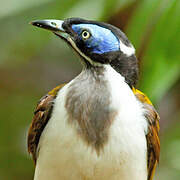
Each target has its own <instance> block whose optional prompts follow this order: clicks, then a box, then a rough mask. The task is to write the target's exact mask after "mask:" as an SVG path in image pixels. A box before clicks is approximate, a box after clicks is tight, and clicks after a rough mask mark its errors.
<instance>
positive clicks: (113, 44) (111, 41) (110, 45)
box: [72, 24, 120, 54]
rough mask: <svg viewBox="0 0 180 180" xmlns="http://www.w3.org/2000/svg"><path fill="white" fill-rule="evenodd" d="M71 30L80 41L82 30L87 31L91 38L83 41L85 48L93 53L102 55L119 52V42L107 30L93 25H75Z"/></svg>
mask: <svg viewBox="0 0 180 180" xmlns="http://www.w3.org/2000/svg"><path fill="white" fill-rule="evenodd" d="M72 29H73V31H74V32H76V33H77V34H78V36H79V38H80V39H81V40H82V37H81V33H82V31H83V30H88V31H89V32H90V33H91V37H90V38H89V39H87V40H84V42H85V45H86V47H87V48H90V49H91V50H92V52H93V53H97V54H103V53H107V52H112V51H119V49H120V42H119V40H118V38H117V37H116V36H115V35H114V34H113V33H112V32H111V31H110V30H109V29H106V28H104V27H100V26H98V25H94V24H76V25H72Z"/></svg>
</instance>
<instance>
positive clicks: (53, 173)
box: [34, 66, 147, 180]
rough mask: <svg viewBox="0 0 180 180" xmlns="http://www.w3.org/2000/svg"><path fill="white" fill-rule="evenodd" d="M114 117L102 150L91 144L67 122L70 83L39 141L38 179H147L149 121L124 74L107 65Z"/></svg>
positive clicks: (61, 92)
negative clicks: (66, 106)
mask: <svg viewBox="0 0 180 180" xmlns="http://www.w3.org/2000/svg"><path fill="white" fill-rule="evenodd" d="M105 76H106V77H105V78H106V79H107V80H108V86H109V88H110V90H111V91H110V92H112V93H111V96H112V97H111V98H112V103H111V106H112V108H115V109H117V110H118V112H119V114H118V115H117V117H116V119H115V120H114V122H113V124H112V126H111V128H110V134H109V139H108V143H107V144H106V145H105V146H104V151H103V153H100V155H99V156H98V155H97V154H96V151H94V150H93V149H91V147H88V146H87V145H86V144H85V143H84V142H83V141H82V140H81V138H79V136H78V135H77V133H76V131H75V130H74V128H73V127H72V126H70V125H69V124H68V123H67V121H66V120H67V112H66V109H65V107H64V102H65V99H64V98H65V96H66V93H67V88H68V86H69V84H70V83H71V82H70V83H69V84H67V85H66V86H65V87H64V88H63V89H62V90H61V91H60V92H59V94H58V96H57V98H56V101H55V106H54V110H53V113H52V117H51V119H50V120H49V122H48V124H47V125H46V127H45V129H44V131H43V133H42V135H41V138H40V142H39V149H40V151H39V154H38V159H37V165H36V170H35V177H34V179H35V180H120V179H121V180H132V179H133V180H147V157H146V154H147V145H146V138H145V131H147V122H146V120H145V118H144V116H143V110H142V106H141V104H140V103H139V102H138V101H137V100H136V98H135V96H134V94H133V92H132V90H131V89H130V88H129V86H128V85H127V84H126V83H125V82H124V78H123V77H122V76H121V75H120V74H118V73H117V72H116V71H114V70H113V69H112V68H111V67H109V66H107V67H106V73H105Z"/></svg>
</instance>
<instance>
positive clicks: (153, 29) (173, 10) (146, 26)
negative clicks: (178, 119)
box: [128, 0, 180, 102]
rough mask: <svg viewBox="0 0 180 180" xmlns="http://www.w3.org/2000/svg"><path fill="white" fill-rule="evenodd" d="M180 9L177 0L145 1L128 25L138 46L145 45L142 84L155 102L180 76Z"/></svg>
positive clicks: (129, 32) (130, 34) (142, 87)
mask: <svg viewBox="0 0 180 180" xmlns="http://www.w3.org/2000/svg"><path fill="white" fill-rule="evenodd" d="M179 10H180V1H178V0H173V1H172V0H166V1H165V0H160V1H156V0H152V1H143V3H142V4H140V6H139V8H138V9H137V11H136V13H135V15H134V18H133V19H132V22H131V23H130V25H129V28H128V34H129V37H130V39H131V40H132V41H133V42H134V44H135V46H136V47H137V48H138V49H140V47H141V46H145V47H144V52H143V53H144V57H143V62H142V66H141V70H142V78H141V86H140V88H141V89H142V90H144V91H145V92H146V93H147V94H148V95H149V96H150V97H151V99H152V100H153V101H154V102H158V101H159V100H160V99H161V98H162V97H163V96H164V95H165V93H166V92H167V91H168V90H169V89H170V88H171V87H172V86H173V85H174V84H175V83H176V82H177V80H178V78H179V76H180V53H179V44H180V30H179V29H180V13H179ZM147 36H148V37H147ZM143 41H144V42H143ZM141 48H142V47H141Z"/></svg>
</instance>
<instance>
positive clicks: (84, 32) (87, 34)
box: [81, 30, 91, 40]
mask: <svg viewBox="0 0 180 180" xmlns="http://www.w3.org/2000/svg"><path fill="white" fill-rule="evenodd" d="M81 36H82V38H83V39H84V40H86V39H89V38H90V36H91V34H90V32H88V31H87V30H84V31H83V32H82V33H81Z"/></svg>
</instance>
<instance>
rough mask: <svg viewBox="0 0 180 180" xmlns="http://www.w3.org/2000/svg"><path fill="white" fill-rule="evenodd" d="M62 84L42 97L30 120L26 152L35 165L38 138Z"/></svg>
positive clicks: (49, 115)
mask: <svg viewBox="0 0 180 180" xmlns="http://www.w3.org/2000/svg"><path fill="white" fill-rule="evenodd" d="M64 85H65V84H62V85H60V86H57V87H56V88H54V89H53V90H52V91H50V92H49V93H48V94H47V95H45V96H44V97H42V98H41V99H40V101H39V102H38V104H37V107H36V109H35V112H34V117H33V119H32V123H31V125H30V128H29V131H28V139H27V140H28V141H27V144H28V152H29V153H30V154H31V155H32V158H33V160H34V162H35V164H36V159H37V153H38V150H37V147H38V143H39V139H40V136H41V134H42V132H43V130H44V128H45V126H46V124H47V123H48V120H49V119H50V117H51V112H52V109H53V102H54V99H55V98H56V95H57V93H58V91H59V90H60V89H61V88H62V87H63V86H64Z"/></svg>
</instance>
